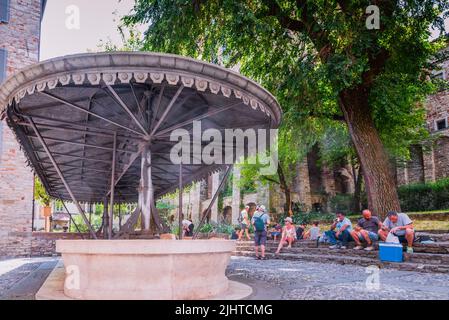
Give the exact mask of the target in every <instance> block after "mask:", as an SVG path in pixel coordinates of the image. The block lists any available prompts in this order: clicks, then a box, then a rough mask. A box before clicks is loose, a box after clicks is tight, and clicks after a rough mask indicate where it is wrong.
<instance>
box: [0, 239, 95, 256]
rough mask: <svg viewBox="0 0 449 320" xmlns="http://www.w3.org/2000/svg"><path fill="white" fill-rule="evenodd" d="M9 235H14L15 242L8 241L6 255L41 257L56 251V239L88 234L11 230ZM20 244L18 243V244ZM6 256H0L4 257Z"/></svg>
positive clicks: (51, 254)
mask: <svg viewBox="0 0 449 320" xmlns="http://www.w3.org/2000/svg"><path fill="white" fill-rule="evenodd" d="M10 236H14V238H15V239H16V241H17V243H16V242H10V243H9V247H8V248H6V249H7V252H8V253H9V255H8V256H21V257H43V256H54V255H57V254H58V253H57V252H56V240H60V239H66V240H76V239H83V237H84V238H85V239H87V238H88V237H89V235H88V234H87V233H86V234H79V233H60V232H54V233H47V232H13V233H11V235H10ZM18 244H20V245H18ZM5 257H7V256H0V259H1V258H5Z"/></svg>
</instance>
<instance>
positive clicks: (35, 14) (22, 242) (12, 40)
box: [0, 0, 41, 257]
mask: <svg viewBox="0 0 449 320" xmlns="http://www.w3.org/2000/svg"><path fill="white" fill-rule="evenodd" d="M40 16H41V3H40V1H37V0H11V4H10V21H9V23H6V24H4V23H1V24H0V48H2V49H6V50H7V51H8V60H7V74H8V75H10V74H12V73H14V72H15V71H17V70H18V69H20V68H23V67H25V66H27V65H30V64H33V63H35V62H37V61H38V59H39V41H40V40H39V38H40ZM0 130H2V135H0V136H1V137H2V148H1V154H0V157H1V158H0V182H1V183H0V257H5V256H21V255H29V248H30V246H31V238H30V237H22V236H18V235H19V234H22V233H27V232H31V211H32V193H33V174H32V172H31V170H30V168H28V167H26V164H25V156H24V155H23V152H22V151H21V150H20V148H19V145H18V143H17V142H16V140H15V137H14V135H13V134H12V132H11V131H10V129H9V128H8V126H7V125H6V123H5V122H4V121H3V122H2V125H1V126H0Z"/></svg>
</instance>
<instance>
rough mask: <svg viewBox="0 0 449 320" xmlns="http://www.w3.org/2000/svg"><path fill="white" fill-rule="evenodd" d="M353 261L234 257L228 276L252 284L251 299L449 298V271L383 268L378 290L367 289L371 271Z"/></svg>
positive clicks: (380, 272)
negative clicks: (340, 262) (301, 260)
mask: <svg viewBox="0 0 449 320" xmlns="http://www.w3.org/2000/svg"><path fill="white" fill-rule="evenodd" d="M366 271H367V269H366V268H364V267H358V266H354V265H337V264H322V263H315V262H298V261H286V260H265V261H260V260H255V259H253V258H248V257H233V258H232V260H231V263H230V265H229V267H228V276H229V277H230V278H231V279H233V280H238V281H241V282H244V283H246V284H248V285H250V286H252V287H253V289H254V293H253V295H252V296H251V297H250V299H286V300H304V299H330V300H338V299H349V300H352V299H354V300H372V299H375V300H378V299H388V300H391V299H431V300H435V299H444V300H447V299H449V274H430V273H419V272H410V271H397V270H392V269H382V270H380V271H379V274H378V275H379V277H378V279H379V286H378V287H379V290H375V289H371V290H370V289H367V285H366V281H367V278H368V277H369V276H370V275H372V272H371V271H370V272H369V273H366Z"/></svg>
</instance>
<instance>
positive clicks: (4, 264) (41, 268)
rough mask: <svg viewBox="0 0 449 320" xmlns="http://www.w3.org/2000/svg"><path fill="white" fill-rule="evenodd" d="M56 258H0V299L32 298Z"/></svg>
mask: <svg viewBox="0 0 449 320" xmlns="http://www.w3.org/2000/svg"><path fill="white" fill-rule="evenodd" d="M57 260H58V259H57V258H22V259H9V260H0V300H5V299H20V300H24V299H34V295H35V293H36V292H37V290H39V288H40V287H41V285H42V284H43V282H44V281H45V279H46V278H47V276H48V274H49V273H50V272H51V270H52V269H53V267H54V266H55V265H56V262H57Z"/></svg>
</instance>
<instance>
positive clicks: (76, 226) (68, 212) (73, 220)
mask: <svg viewBox="0 0 449 320" xmlns="http://www.w3.org/2000/svg"><path fill="white" fill-rule="evenodd" d="M59 201H61V203H62V205H63V206H64V209H65V211H67V214H68V215H69V216H70V220H72V222H73V224H74V225H75V228H76V230H77V231H78V233H79V234H80V235H81V239H84V237H83V234H82V233H81V231H80V228H78V225H77V224H76V222H75V219H73V216H72V214H71V213H70V211H69V209H67V206H66V205H65V203H64V200H62V199H61V197H60V198H59ZM69 232H70V228H69Z"/></svg>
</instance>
